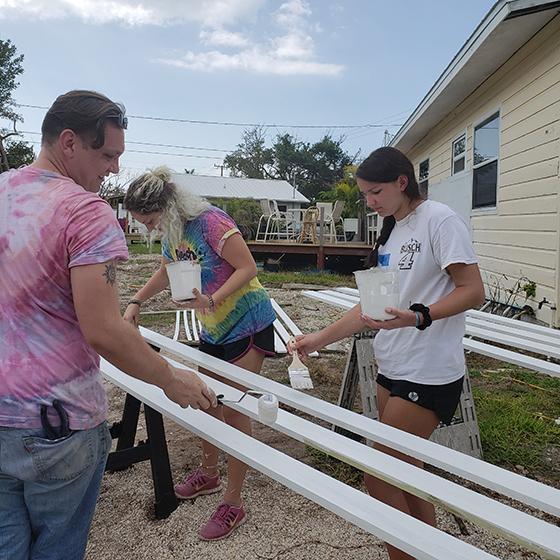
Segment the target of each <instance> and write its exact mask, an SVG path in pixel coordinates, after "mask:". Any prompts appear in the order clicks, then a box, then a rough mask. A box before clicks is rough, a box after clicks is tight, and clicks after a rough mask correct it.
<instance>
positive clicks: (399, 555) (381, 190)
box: [295, 147, 484, 560]
mask: <svg viewBox="0 0 560 560" xmlns="http://www.w3.org/2000/svg"><path fill="white" fill-rule="evenodd" d="M356 177H357V182H358V187H359V189H360V191H361V193H362V195H363V196H364V197H365V200H366V202H367V205H368V206H369V207H370V208H371V209H372V210H374V211H375V212H377V213H378V214H379V215H380V216H382V217H383V218H384V220H383V227H382V230H381V233H380V236H379V239H378V240H377V242H376V244H375V247H374V249H373V251H372V253H371V255H370V258H369V262H368V263H367V264H368V266H377V264H378V263H379V264H382V265H383V266H387V267H388V268H389V269H391V270H395V271H397V274H398V281H399V294H400V295H399V301H400V303H399V308H398V309H397V308H387V309H386V312H387V313H389V314H391V315H393V316H394V319H389V320H387V321H375V320H373V319H371V318H368V317H366V316H364V315H362V313H361V308H360V305H357V306H356V307H354V308H353V309H351V310H350V311H348V312H347V313H346V314H345V315H344V316H343V317H342V318H341V319H339V320H338V321H337V322H336V323H333V324H332V325H330V326H328V327H326V328H324V329H322V330H321V331H318V332H316V333H311V334H307V335H301V336H299V337H297V338H296V343H295V347H296V348H297V350H298V352H299V353H301V354H304V355H305V354H309V353H310V352H313V351H315V350H318V349H319V348H322V347H324V346H326V345H328V344H331V343H333V342H335V341H337V340H340V339H342V338H345V337H347V336H350V335H352V334H354V333H356V332H359V331H361V330H363V329H375V330H379V333H378V334H377V336H376V337H375V341H374V348H375V357H376V361H377V365H378V377H377V403H378V410H379V420H380V421H381V422H383V423H384V424H388V425H390V426H394V427H396V428H399V429H401V430H404V431H406V432H409V433H412V434H415V435H417V436H421V437H424V438H429V437H430V435H431V434H432V432H433V431H434V430H435V428H436V427H437V426H438V424H439V423H440V422H443V423H444V424H448V423H449V422H450V421H451V419H452V417H453V413H454V412H455V410H456V408H457V405H458V403H459V397H460V394H461V389H462V384H463V376H464V371H465V362H464V353H463V344H462V338H463V335H464V331H465V319H464V312H465V311H466V310H467V309H470V308H472V307H476V306H478V305H480V304H481V303H482V302H483V301H484V287H483V284H482V280H481V277H480V272H479V270H478V265H477V260H476V256H475V254H474V251H473V248H472V243H471V240H470V234H469V231H468V229H467V227H466V225H465V223H464V222H463V220H462V219H461V218H460V217H459V216H458V215H457V214H456V213H455V212H453V210H451V209H450V208H449V207H447V206H445V205H444V204H440V203H438V202H434V201H431V200H425V199H424V198H423V197H422V196H421V195H420V192H419V189H418V183H417V181H416V177H415V175H414V168H413V166H412V163H411V162H410V160H409V159H408V158H407V157H406V156H405V155H404V154H402V153H401V152H400V151H399V150H397V149H395V148H391V147H384V148H379V149H377V150H375V151H374V152H372V153H371V154H370V155H369V157H368V158H367V159H366V160H365V161H364V162H363V163H362V164H361V165H360V166H359V167H358V170H357V172H356ZM374 447H375V448H376V449H379V450H381V451H384V452H385V453H388V454H389V455H393V456H394V457H398V458H399V459H402V460H403V461H406V462H408V463H412V464H414V465H416V466H420V467H421V466H423V463H422V461H419V460H417V459H414V458H412V457H409V456H407V455H404V454H402V453H399V452H398V451H395V450H394V449H390V448H387V447H385V446H382V445H379V444H375V445H374ZM365 483H366V486H367V489H368V491H369V493H370V494H371V495H372V496H375V497H376V498H378V499H379V500H381V501H383V502H385V503H387V504H389V505H391V506H393V507H396V508H397V509H399V510H401V511H403V512H405V513H408V514H410V515H413V516H414V517H416V518H418V519H420V520H422V521H424V522H425V523H429V524H430V525H435V511H434V507H433V505H432V504H431V503H429V502H426V501H424V500H422V499H420V498H418V497H416V496H413V495H412V494H409V493H407V492H404V491H403V490H400V489H399V488H396V487H394V486H391V485H390V484H387V483H386V482H383V481H382V480H379V479H377V478H375V477H373V476H371V475H367V474H366V475H365ZM387 550H388V552H389V557H390V558H391V560H405V559H410V558H412V557H411V556H409V555H408V554H405V553H404V552H402V551H400V550H397V549H395V548H394V547H392V546H390V545H387Z"/></svg>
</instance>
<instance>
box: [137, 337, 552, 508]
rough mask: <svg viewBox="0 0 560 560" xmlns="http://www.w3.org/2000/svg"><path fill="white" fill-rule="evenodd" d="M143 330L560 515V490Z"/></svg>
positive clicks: (328, 417)
mask: <svg viewBox="0 0 560 560" xmlns="http://www.w3.org/2000/svg"><path fill="white" fill-rule="evenodd" d="M140 332H141V334H142V336H143V337H144V339H145V340H146V341H148V342H149V343H151V344H153V345H155V346H157V347H158V348H161V349H163V350H166V351H167V352H169V353H171V354H172V355H173V356H175V357H177V358H179V359H184V360H187V361H188V362H190V363H191V364H195V365H197V366H202V367H205V368H207V369H209V370H211V371H214V372H215V373H218V374H219V375H221V376H223V377H225V378H226V379H229V380H230V381H234V382H236V383H239V384H241V385H242V386H245V387H249V388H251V389H256V390H259V391H264V392H267V393H273V394H275V395H276V396H277V397H278V400H279V401H280V402H282V403H284V404H287V405H289V406H291V407H293V408H296V409H298V410H301V411H302V412H306V413H308V414H311V415H313V416H315V417H317V418H321V419H322V420H325V421H327V422H330V423H332V424H335V425H337V426H340V427H342V428H345V429H346V430H349V431H352V432H354V433H357V434H359V435H361V436H363V437H365V438H366V439H369V440H373V441H377V442H378V443H381V444H383V445H386V446H387V447H390V448H393V449H397V450H398V451H401V452H403V453H405V454H407V455H412V456H413V457H416V458H418V459H421V460H423V461H425V462H427V463H429V464H431V465H434V466H437V467H439V468H442V469H444V470H447V471H449V472H451V473H453V474H456V475H458V476H462V477H463V478H466V479H468V480H471V481H473V482H476V483H477V484H481V485H482V486H486V487H487V488H490V489H491V490H494V491H496V492H500V493H502V494H504V495H506V496H510V497H512V498H514V499H517V500H520V501H522V502H524V503H526V504H528V505H531V506H534V507H536V508H539V509H542V510H543V511H546V512H547V513H551V514H552V515H556V516H559V517H560V490H557V489H555V488H551V487H549V486H546V485H544V484H541V483H539V482H537V481H534V480H531V479H528V478H525V477H523V476H521V475H518V474H516V473H513V472H511V471H508V470H506V469H502V468H500V467H496V466H495V465H491V464H489V463H486V462H484V461H481V460H480V459H475V458H474V457H471V456H469V455H466V454H463V453H459V452H458V451H455V450H453V449H449V448H447V447H444V446H442V445H438V444H436V443H434V442H431V441H428V440H424V439H422V438H420V437H417V436H414V435H412V434H408V433H406V432H402V431H401V430H397V429H396V428H392V427H391V426H387V425H385V424H382V423H381V422H378V421H376V420H372V419H370V418H367V417H365V416H362V415H360V414H356V413H355V412H352V411H349V410H346V409H344V408H341V407H339V406H336V405H334V404H331V403H327V402H325V401H322V400H320V399H317V398H315V397H312V396H311V395H309V394H307V393H304V392H301V391H296V390H294V389H291V388H290V387H287V386H285V385H282V384H280V383H276V382H274V381H272V380H270V379H266V378H265V377H262V376H260V375H257V374H254V373H251V372H248V371H246V370H244V369H242V368H240V367H238V366H235V365H233V364H228V363H227V362H224V361H222V360H219V359H217V358H214V357H213V356H209V355H208V354H204V353H202V352H200V351H199V350H196V349H194V348H190V347H188V346H185V345H184V344H181V343H178V342H174V341H172V340H170V339H169V338H167V337H165V336H163V335H160V334H158V333H156V332H154V331H150V330H149V329H146V328H144V327H140Z"/></svg>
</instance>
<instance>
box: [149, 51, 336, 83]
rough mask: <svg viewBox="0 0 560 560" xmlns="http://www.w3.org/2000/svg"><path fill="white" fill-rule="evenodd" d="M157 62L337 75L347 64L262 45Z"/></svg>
mask: <svg viewBox="0 0 560 560" xmlns="http://www.w3.org/2000/svg"><path fill="white" fill-rule="evenodd" d="M157 62H161V63H163V64H168V65H170V66H175V67H177V68H185V69H187V70H196V71H199V72H216V71H220V70H238V71H246V72H254V73H256V74H275V75H281V76H288V75H321V76H337V75H339V74H340V73H341V72H342V70H343V67H342V66H340V65H337V64H325V63H321V62H315V61H313V60H298V59H294V58H291V59H290V58H279V57H278V56H275V55H274V53H272V52H264V51H261V50H260V49H259V48H258V47H253V48H251V49H246V50H244V51H242V52H239V53H236V54H226V53H222V52H219V51H207V52H203V53H194V52H191V51H189V52H187V53H185V54H184V55H183V56H182V57H181V58H173V59H158V60H157Z"/></svg>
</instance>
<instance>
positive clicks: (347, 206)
mask: <svg viewBox="0 0 560 560" xmlns="http://www.w3.org/2000/svg"><path fill="white" fill-rule="evenodd" d="M317 200H321V201H323V202H334V201H335V200H344V210H343V211H342V217H343V218H356V217H358V214H359V206H360V205H359V204H358V203H359V201H360V189H359V188H358V183H357V182H356V166H355V165H347V166H346V167H345V168H344V176H343V178H342V180H341V181H339V182H338V183H336V185H335V186H334V187H333V188H332V189H329V190H328V191H322V192H320V193H319V194H318V195H317Z"/></svg>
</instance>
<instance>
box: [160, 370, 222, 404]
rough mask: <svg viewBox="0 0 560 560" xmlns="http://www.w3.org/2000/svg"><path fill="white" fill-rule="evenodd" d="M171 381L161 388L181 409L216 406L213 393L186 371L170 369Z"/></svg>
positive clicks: (196, 376) (194, 374)
mask: <svg viewBox="0 0 560 560" xmlns="http://www.w3.org/2000/svg"><path fill="white" fill-rule="evenodd" d="M170 369H171V372H172V376H171V380H170V381H169V383H168V384H167V385H166V386H165V387H163V390H164V392H165V394H166V395H167V397H168V398H169V399H170V400H172V401H173V402H176V403H177V404H178V405H179V406H181V407H183V408H187V407H189V406H190V407H192V408H196V409H198V408H203V409H207V408H210V407H215V406H217V405H218V401H217V399H216V395H215V394H214V391H212V389H210V387H208V385H206V383H204V381H202V379H200V377H198V375H196V373H194V372H192V371H189V370H187V369H178V368H174V367H171V366H170Z"/></svg>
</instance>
